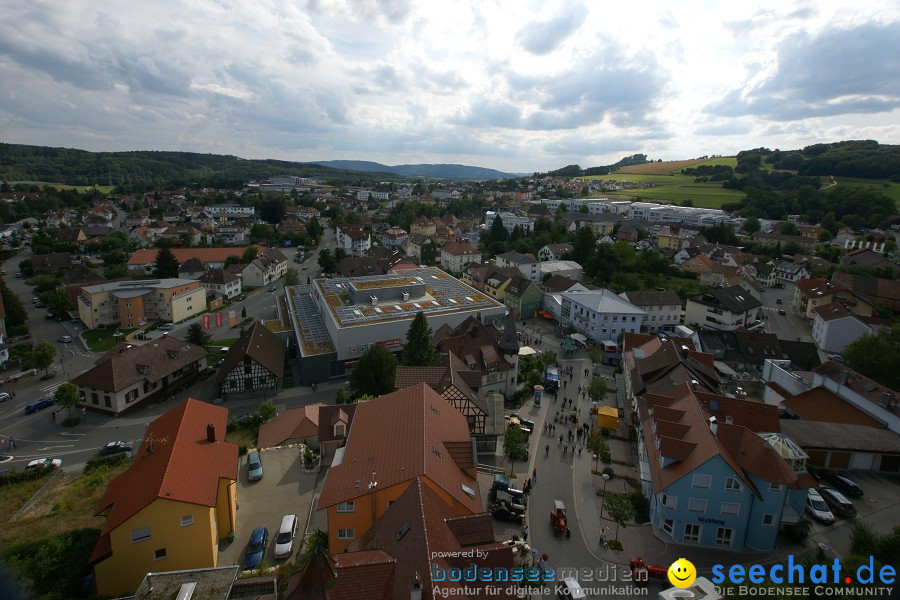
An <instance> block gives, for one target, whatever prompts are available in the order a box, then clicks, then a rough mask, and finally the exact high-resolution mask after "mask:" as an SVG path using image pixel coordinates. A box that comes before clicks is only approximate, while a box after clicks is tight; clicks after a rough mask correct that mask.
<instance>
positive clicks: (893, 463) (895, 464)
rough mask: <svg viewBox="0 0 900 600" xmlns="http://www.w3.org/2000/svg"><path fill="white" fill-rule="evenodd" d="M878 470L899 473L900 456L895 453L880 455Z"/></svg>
mask: <svg viewBox="0 0 900 600" xmlns="http://www.w3.org/2000/svg"><path fill="white" fill-rule="evenodd" d="M878 470H879V471H881V472H882V473H900V456H898V455H896V454H894V455H884V456H882V457H881V465H880V466H879V467H878Z"/></svg>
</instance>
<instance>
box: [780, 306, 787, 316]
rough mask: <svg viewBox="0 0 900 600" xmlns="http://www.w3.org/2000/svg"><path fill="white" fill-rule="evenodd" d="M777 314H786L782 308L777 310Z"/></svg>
mask: <svg viewBox="0 0 900 600" xmlns="http://www.w3.org/2000/svg"><path fill="white" fill-rule="evenodd" d="M778 314H779V315H786V314H787V313H786V312H784V309H783V308H779V309H778Z"/></svg>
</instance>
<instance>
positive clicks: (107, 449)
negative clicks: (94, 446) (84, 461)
mask: <svg viewBox="0 0 900 600" xmlns="http://www.w3.org/2000/svg"><path fill="white" fill-rule="evenodd" d="M123 452H131V445H130V444H128V443H126V442H123V441H122V440H117V441H115V442H109V443H108V444H106V445H105V446H103V447H102V448H100V452H98V454H99V455H100V456H113V455H116V454H121V453H123Z"/></svg>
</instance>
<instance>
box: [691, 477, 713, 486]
mask: <svg viewBox="0 0 900 600" xmlns="http://www.w3.org/2000/svg"><path fill="white" fill-rule="evenodd" d="M711 480H712V477H711V476H709V475H701V474H699V473H696V474H694V479H693V482H692V483H691V487H695V488H700V489H704V490H708V489H709V484H710V481H711Z"/></svg>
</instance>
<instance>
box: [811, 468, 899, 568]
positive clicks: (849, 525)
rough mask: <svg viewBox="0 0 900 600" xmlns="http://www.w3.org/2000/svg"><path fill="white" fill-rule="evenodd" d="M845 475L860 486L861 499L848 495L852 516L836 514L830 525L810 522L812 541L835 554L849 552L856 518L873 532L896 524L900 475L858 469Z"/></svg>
mask: <svg viewBox="0 0 900 600" xmlns="http://www.w3.org/2000/svg"><path fill="white" fill-rule="evenodd" d="M847 475H848V476H849V477H850V478H851V479H852V480H853V481H855V482H856V483H857V484H858V485H859V486H860V487H861V488H862V489H863V494H864V495H863V497H862V498H849V500H850V501H851V502H853V506H854V507H856V511H857V513H858V514H857V516H856V518H853V519H845V518H841V517H836V520H835V523H834V525H825V524H823V523H819V522H817V521H813V526H812V531H811V533H810V536H811V537H812V538H813V539H814V540H815V541H816V542H823V543H825V544H827V545H828V546H829V547H831V548H832V549H833V550H834V551H835V552H837V553H839V554H845V553H847V552H848V551H849V549H850V533H851V531H852V529H853V524H854V523H855V522H856V521H865V522H866V523H868V524H869V525H871V526H872V528H873V529H874V530H875V531H877V532H879V533H884V532H885V531H887V530H888V529H890V528H891V527H893V526H894V525H895V524H897V522H898V520H897V517H898V515H900V477H897V476H896V475H887V474H878V473H866V472H860V471H853V472H849V473H847ZM826 485H828V484H826ZM829 487H833V486H829Z"/></svg>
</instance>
